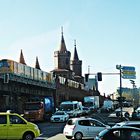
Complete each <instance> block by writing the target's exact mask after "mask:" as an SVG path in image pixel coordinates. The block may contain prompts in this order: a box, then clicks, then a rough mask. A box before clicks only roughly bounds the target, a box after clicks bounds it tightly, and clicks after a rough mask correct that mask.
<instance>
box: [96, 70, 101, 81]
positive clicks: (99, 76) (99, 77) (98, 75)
mask: <svg viewBox="0 0 140 140" xmlns="http://www.w3.org/2000/svg"><path fill="white" fill-rule="evenodd" d="M97 78H98V81H102V73H101V72H98V73H97Z"/></svg>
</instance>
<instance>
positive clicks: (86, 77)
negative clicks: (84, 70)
mask: <svg viewBox="0 0 140 140" xmlns="http://www.w3.org/2000/svg"><path fill="white" fill-rule="evenodd" d="M88 76H89V74H85V81H86V82H88Z"/></svg>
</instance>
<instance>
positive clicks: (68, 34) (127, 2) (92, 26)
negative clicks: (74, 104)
mask: <svg viewBox="0 0 140 140" xmlns="http://www.w3.org/2000/svg"><path fill="white" fill-rule="evenodd" d="M139 7H140V1H139V0H0V58H1V59H12V60H14V61H19V56H20V51H21V49H22V51H23V55H24V59H25V62H26V64H27V65H29V66H32V67H34V66H35V59H36V56H38V60H39V64H40V67H41V69H42V70H44V71H47V72H49V71H51V70H53V69H54V51H57V50H59V46H60V41H61V27H63V33H64V39H65V43H66V48H67V50H69V51H70V52H71V55H73V52H74V40H76V47H77V51H78V56H79V59H80V60H82V74H83V76H84V74H85V73H88V71H89V72H90V74H91V75H90V76H89V77H90V78H94V75H92V74H96V73H97V72H102V73H118V72H119V71H118V70H117V69H116V65H121V66H133V67H135V70H136V79H134V81H135V83H136V86H137V87H140V65H139V64H140V61H139V60H140V57H139V54H140V8H139ZM119 86H120V83H119V75H103V77H102V81H101V82H99V91H100V92H101V94H104V93H105V94H111V93H113V92H114V91H116V89H117V88H118V87H119ZM122 86H123V87H128V88H132V84H131V83H130V80H129V79H123V80H122Z"/></svg>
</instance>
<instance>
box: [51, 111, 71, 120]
mask: <svg viewBox="0 0 140 140" xmlns="http://www.w3.org/2000/svg"><path fill="white" fill-rule="evenodd" d="M68 119H69V115H68V114H67V113H66V112H65V111H56V112H55V113H54V114H53V115H52V116H51V122H66V121H67V120H68Z"/></svg>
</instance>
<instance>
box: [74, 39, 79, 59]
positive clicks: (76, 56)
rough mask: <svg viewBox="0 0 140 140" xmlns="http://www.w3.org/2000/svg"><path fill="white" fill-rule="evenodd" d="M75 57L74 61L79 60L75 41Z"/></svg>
mask: <svg viewBox="0 0 140 140" xmlns="http://www.w3.org/2000/svg"><path fill="white" fill-rule="evenodd" d="M74 46H75V47H74V57H73V60H79V57H78V53H77V49H76V40H74Z"/></svg>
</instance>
